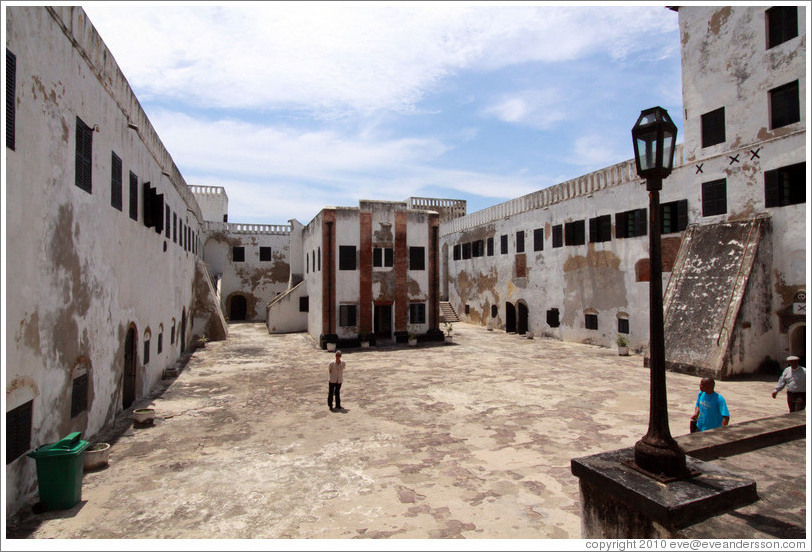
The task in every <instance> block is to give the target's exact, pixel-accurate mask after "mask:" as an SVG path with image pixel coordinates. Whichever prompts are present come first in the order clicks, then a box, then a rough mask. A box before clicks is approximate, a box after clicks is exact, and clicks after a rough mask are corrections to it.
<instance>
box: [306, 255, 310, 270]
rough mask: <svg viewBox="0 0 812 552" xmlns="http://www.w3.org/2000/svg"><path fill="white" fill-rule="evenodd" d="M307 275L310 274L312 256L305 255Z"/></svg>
mask: <svg viewBox="0 0 812 552" xmlns="http://www.w3.org/2000/svg"><path fill="white" fill-rule="evenodd" d="M305 274H310V255H305Z"/></svg>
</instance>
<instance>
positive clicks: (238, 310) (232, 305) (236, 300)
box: [228, 295, 248, 320]
mask: <svg viewBox="0 0 812 552" xmlns="http://www.w3.org/2000/svg"><path fill="white" fill-rule="evenodd" d="M247 310H248V303H247V301H246V300H245V297H244V296H242V295H234V296H233V297H231V300H230V301H229V308H228V317H229V319H230V320H245V315H246V311H247Z"/></svg>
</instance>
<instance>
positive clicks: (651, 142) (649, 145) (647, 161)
mask: <svg viewBox="0 0 812 552" xmlns="http://www.w3.org/2000/svg"><path fill="white" fill-rule="evenodd" d="M635 149H636V150H637V156H638V159H639V161H640V169H641V170H644V171H646V170H649V169H653V168H654V167H655V165H656V164H657V131H656V130H654V131H652V132H650V133H646V134H643V135H641V136H638V137H637V147H636V148H635Z"/></svg>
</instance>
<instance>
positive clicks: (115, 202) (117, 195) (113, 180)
mask: <svg viewBox="0 0 812 552" xmlns="http://www.w3.org/2000/svg"><path fill="white" fill-rule="evenodd" d="M111 157H112V158H111V161H110V167H111V168H110V205H112V206H113V208H115V209H118V210H119V211H121V210H122V205H123V197H122V191H121V188H122V181H123V180H124V174H123V169H122V166H121V158H120V157H119V156H118V155H116V152H112V155H111Z"/></svg>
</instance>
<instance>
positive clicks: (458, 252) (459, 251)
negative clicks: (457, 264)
mask: <svg viewBox="0 0 812 552" xmlns="http://www.w3.org/2000/svg"><path fill="white" fill-rule="evenodd" d="M460 259H462V244H459V243H458V244H457V245H455V246H454V260H455V261H459V260H460Z"/></svg>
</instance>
